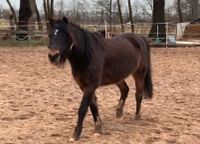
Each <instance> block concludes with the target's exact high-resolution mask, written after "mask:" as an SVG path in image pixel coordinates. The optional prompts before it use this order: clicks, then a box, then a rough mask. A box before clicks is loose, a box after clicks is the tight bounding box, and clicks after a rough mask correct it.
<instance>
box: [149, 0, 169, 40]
mask: <svg viewBox="0 0 200 144" xmlns="http://www.w3.org/2000/svg"><path fill="white" fill-rule="evenodd" d="M164 9H165V0H154V1H153V20H152V27H151V30H150V33H149V37H151V38H159V40H161V41H165V40H166V29H165V11H164ZM157 32H158V33H157Z"/></svg>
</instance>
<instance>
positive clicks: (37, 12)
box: [36, 6, 43, 31]
mask: <svg viewBox="0 0 200 144" xmlns="http://www.w3.org/2000/svg"><path fill="white" fill-rule="evenodd" d="M36 14H37V22H38V28H39V30H40V31H43V26H42V20H41V17H40V13H39V11H38V8H37V6H36Z"/></svg>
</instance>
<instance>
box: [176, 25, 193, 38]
mask: <svg viewBox="0 0 200 144" xmlns="http://www.w3.org/2000/svg"><path fill="white" fill-rule="evenodd" d="M189 24H190V22H185V23H177V28H176V29H177V33H176V39H177V40H179V39H181V38H182V37H183V35H184V32H185V28H186V26H187V25H189Z"/></svg>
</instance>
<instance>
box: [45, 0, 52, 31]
mask: <svg viewBox="0 0 200 144" xmlns="http://www.w3.org/2000/svg"><path fill="white" fill-rule="evenodd" d="M43 7H44V13H45V19H46V26H47V31H48V32H49V31H50V27H49V23H48V21H49V19H50V18H53V17H54V0H51V1H49V0H43Z"/></svg>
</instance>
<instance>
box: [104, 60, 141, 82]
mask: <svg viewBox="0 0 200 144" xmlns="http://www.w3.org/2000/svg"><path fill="white" fill-rule="evenodd" d="M137 67H138V61H137V60H134V58H132V60H131V61H128V60H127V61H126V60H121V61H120V62H113V63H110V64H109V63H108V64H107V65H105V66H104V73H103V78H102V82H101V85H107V84H114V83H117V82H119V81H122V80H124V79H125V78H127V77H128V76H129V75H130V74H132V73H134V72H135V70H136V69H137Z"/></svg>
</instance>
